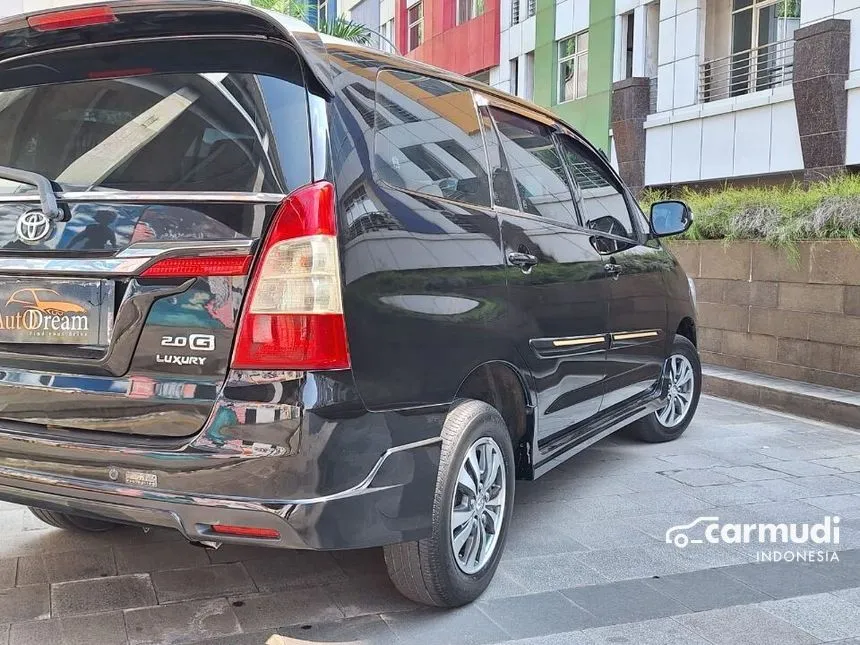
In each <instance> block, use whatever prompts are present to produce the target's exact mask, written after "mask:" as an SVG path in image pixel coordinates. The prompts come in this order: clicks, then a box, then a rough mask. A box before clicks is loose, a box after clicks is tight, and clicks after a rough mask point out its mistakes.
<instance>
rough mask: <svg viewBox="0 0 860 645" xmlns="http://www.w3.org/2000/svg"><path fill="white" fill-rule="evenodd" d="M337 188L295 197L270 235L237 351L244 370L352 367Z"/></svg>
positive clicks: (236, 362)
mask: <svg viewBox="0 0 860 645" xmlns="http://www.w3.org/2000/svg"><path fill="white" fill-rule="evenodd" d="M336 230H337V225H336V221H335V204H334V186H332V185H331V184H330V183H328V182H318V183H315V184H311V185H309V186H305V187H304V188H300V189H299V190H297V191H295V192H294V193H293V194H292V195H290V196H289V197H288V198H287V199H286V200H285V201H284V203H283V204H281V207H280V208H279V209H278V212H277V213H276V214H275V221H274V222H272V226H271V229H270V231H269V233H268V235H267V236H266V240H265V242H264V244H263V248H262V250H261V253H260V259H259V261H258V266H257V267H256V269H255V270H254V274H253V276H252V278H251V285H250V287H249V290H248V295H247V297H246V300H245V306H244V311H243V312H242V317H241V320H240V321H239V332H238V335H237V337H236V347H235V349H234V352H233V367H234V368H236V369H295V370H310V369H344V368H347V367H349V350H348V347H347V342H346V325H345V323H344V318H343V305H342V302H341V292H340V266H339V259H338V251H337V237H336Z"/></svg>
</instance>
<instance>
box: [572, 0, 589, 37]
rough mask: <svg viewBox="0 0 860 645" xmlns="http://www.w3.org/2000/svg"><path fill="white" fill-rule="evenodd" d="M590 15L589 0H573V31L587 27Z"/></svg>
mask: <svg viewBox="0 0 860 645" xmlns="http://www.w3.org/2000/svg"><path fill="white" fill-rule="evenodd" d="M590 16H591V2H590V1H589V0H573V33H578V32H580V31H585V30H586V29H588V25H589V22H590Z"/></svg>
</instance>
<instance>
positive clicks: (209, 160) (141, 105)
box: [0, 58, 311, 196]
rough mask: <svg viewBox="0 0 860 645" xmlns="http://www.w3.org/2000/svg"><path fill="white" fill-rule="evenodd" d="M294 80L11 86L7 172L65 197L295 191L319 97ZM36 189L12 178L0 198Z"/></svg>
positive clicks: (167, 79)
mask: <svg viewBox="0 0 860 645" xmlns="http://www.w3.org/2000/svg"><path fill="white" fill-rule="evenodd" d="M213 60H216V61H217V60H218V59H217V58H216V59H213ZM295 65H296V67H298V65H299V64H298V60H297V59H296V63H295ZM289 76H290V77H292V80H287V79H285V78H276V77H274V76H269V75H262V74H254V73H248V72H218V71H206V72H203V73H188V72H182V73H152V74H146V73H144V74H141V73H139V72H135V73H134V75H133V76H126V77H121V78H95V79H92V80H83V81H74V82H61V83H52V84H45V85H39V86H36V87H29V88H23V89H11V90H6V91H2V92H0V166H10V167H13V168H17V169H23V170H28V171H31V172H37V173H39V174H41V175H44V176H46V177H48V178H49V179H51V180H54V181H55V182H57V184H59V186H60V188H61V189H62V190H65V191H77V190H102V189H104V190H124V191H137V192H139V191H241V192H289V190H290V189H291V188H294V187H296V186H297V185H301V184H303V183H305V182H306V181H307V178H308V176H309V175H310V162H311V160H310V143H309V139H308V136H309V135H308V116H307V115H308V110H307V94H306V91H305V88H304V85H303V83H302V82H301V81H300V80H298V79H300V78H301V74H295V73H292V74H290V75H289ZM33 191H35V188H34V187H32V186H26V185H22V184H19V183H16V182H13V181H8V180H4V179H0V196H2V195H4V194H13V193H28V192H33Z"/></svg>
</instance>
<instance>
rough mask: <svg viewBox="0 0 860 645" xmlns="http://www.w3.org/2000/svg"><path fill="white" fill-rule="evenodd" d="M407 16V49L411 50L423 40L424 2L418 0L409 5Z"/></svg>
mask: <svg viewBox="0 0 860 645" xmlns="http://www.w3.org/2000/svg"><path fill="white" fill-rule="evenodd" d="M407 18H408V23H407V24H408V25H409V41H408V44H407V49H408V50H409V51H412V50H413V49H415V48H416V47H418V45H420V44H421V43H423V42H424V3H423V2H420V1H419V2H416V3H415V4H414V5H412V6H411V7H409V10H408V14H407Z"/></svg>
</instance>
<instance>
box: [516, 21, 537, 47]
mask: <svg viewBox="0 0 860 645" xmlns="http://www.w3.org/2000/svg"><path fill="white" fill-rule="evenodd" d="M536 22H537V19H536V18H535V17H534V16H532V17H531V18H528V19H527V20H524V21H523V22H521V23H520V24H521V25H522V34H523V45H522V47H523V48H522V53H523V54H526V53H528V52H533V51H534V50H535V24H536Z"/></svg>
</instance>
